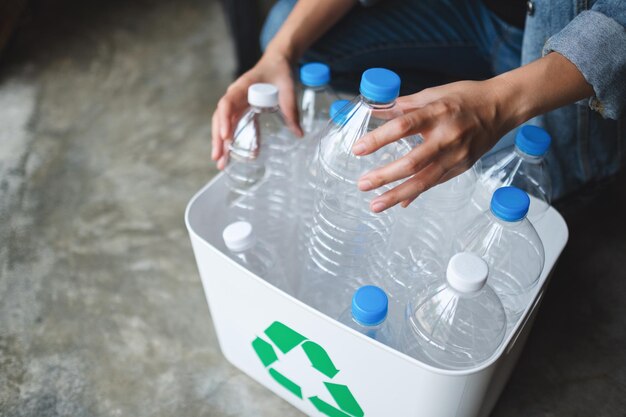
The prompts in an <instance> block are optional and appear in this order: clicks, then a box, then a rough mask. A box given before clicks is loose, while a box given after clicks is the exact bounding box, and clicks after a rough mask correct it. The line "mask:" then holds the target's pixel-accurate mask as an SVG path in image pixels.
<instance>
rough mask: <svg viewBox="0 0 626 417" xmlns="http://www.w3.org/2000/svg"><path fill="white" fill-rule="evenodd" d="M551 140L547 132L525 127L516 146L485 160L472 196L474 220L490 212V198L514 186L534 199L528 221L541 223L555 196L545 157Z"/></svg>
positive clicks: (519, 132)
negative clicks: (475, 217)
mask: <svg viewBox="0 0 626 417" xmlns="http://www.w3.org/2000/svg"><path fill="white" fill-rule="evenodd" d="M551 142H552V139H551V137H550V135H549V134H548V132H546V131H545V130H544V129H542V128H540V127H537V126H531V125H526V126H522V127H521V128H519V130H518V131H517V135H516V137H515V145H513V146H510V147H507V148H504V149H501V150H500V151H498V152H496V153H494V154H493V155H489V156H488V157H485V158H483V160H482V165H483V169H482V173H481V174H480V176H479V179H478V185H477V187H476V190H475V192H474V195H473V197H472V205H471V206H470V214H469V215H467V216H466V218H467V220H468V221H469V220H470V219H471V217H473V216H476V215H478V214H479V213H481V212H483V211H485V210H487V209H489V202H490V200H491V195H492V194H493V192H494V191H495V190H497V189H498V188H500V187H504V186H508V185H512V186H515V187H517V188H520V189H522V190H524V191H526V192H527V193H528V194H529V195H530V196H532V197H534V198H533V199H532V200H531V203H530V209H529V211H528V218H529V219H530V220H531V221H532V222H536V221H538V220H539V219H540V218H541V217H543V215H544V214H545V212H546V210H547V209H548V207H550V201H551V196H552V182H551V179H550V172H549V170H548V166H547V161H546V160H545V158H544V156H545V154H546V152H547V151H548V149H549V148H550V143H551Z"/></svg>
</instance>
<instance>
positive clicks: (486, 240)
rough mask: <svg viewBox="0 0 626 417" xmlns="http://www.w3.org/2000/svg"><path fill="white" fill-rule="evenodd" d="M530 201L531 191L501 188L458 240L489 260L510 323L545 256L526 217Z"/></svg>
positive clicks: (459, 244) (517, 315)
mask: <svg viewBox="0 0 626 417" xmlns="http://www.w3.org/2000/svg"><path fill="white" fill-rule="evenodd" d="M529 205H530V199H529V197H528V194H526V193H525V192H524V191H522V190H520V189H519V188H516V187H502V188H499V189H497V190H496V191H495V192H494V193H493V197H492V199H491V208H490V210H489V211H486V212H484V213H483V214H481V215H480V216H478V217H477V218H476V219H475V221H474V222H473V223H472V224H471V225H470V226H468V227H467V228H466V229H465V230H463V231H462V232H461V233H460V234H459V236H458V238H457V241H456V243H455V247H456V249H457V250H458V251H468V252H473V253H475V254H477V255H479V256H481V257H482V258H483V259H484V260H485V261H486V262H487V263H488V264H489V270H490V276H489V285H490V286H491V287H492V288H493V289H494V291H495V292H496V293H497V294H498V296H499V297H500V299H501V300H502V304H503V305H504V309H505V310H506V314H507V321H508V322H509V326H510V327H512V326H514V325H515V324H516V322H517V320H518V319H519V318H520V316H521V314H522V313H523V311H524V310H525V309H526V307H527V306H528V304H529V302H530V299H531V295H532V294H531V292H532V291H531V290H532V289H533V288H534V287H535V285H537V282H538V281H539V278H540V276H541V272H542V270H543V264H544V258H545V254H544V249H543V244H542V243H541V239H540V238H539V235H538V234H537V232H536V230H535V228H534V227H533V225H532V224H531V223H530V222H529V221H528V219H527V218H526V214H527V212H528V207H529Z"/></svg>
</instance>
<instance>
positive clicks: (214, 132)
mask: <svg viewBox="0 0 626 417" xmlns="http://www.w3.org/2000/svg"><path fill="white" fill-rule="evenodd" d="M217 120H218V118H217V110H216V111H214V112H213V116H212V117H211V159H213V160H214V161H217V160H218V159H219V158H220V157H221V156H222V150H223V146H222V145H223V144H222V138H221V137H220V135H219V133H218V129H219V125H218V121H217Z"/></svg>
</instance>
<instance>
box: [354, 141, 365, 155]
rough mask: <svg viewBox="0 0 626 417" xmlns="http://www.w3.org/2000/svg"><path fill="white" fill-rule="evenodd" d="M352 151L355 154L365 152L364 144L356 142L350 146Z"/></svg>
mask: <svg viewBox="0 0 626 417" xmlns="http://www.w3.org/2000/svg"><path fill="white" fill-rule="evenodd" d="M352 153H354V154H355V155H363V154H364V153H365V145H364V144H362V143H357V144H355V145H354V146H353V147H352Z"/></svg>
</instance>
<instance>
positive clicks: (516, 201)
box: [491, 187, 530, 222]
mask: <svg viewBox="0 0 626 417" xmlns="http://www.w3.org/2000/svg"><path fill="white" fill-rule="evenodd" d="M529 206H530V198H529V197H528V194H526V192H524V191H522V190H520V189H519V188H517V187H501V188H498V189H497V190H496V191H494V193H493V196H492V197H491V212H492V213H493V215H494V216H496V217H497V218H499V219H500V220H504V221H505V222H516V221H519V220H522V219H523V218H524V217H526V213H528V207H529Z"/></svg>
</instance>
